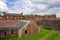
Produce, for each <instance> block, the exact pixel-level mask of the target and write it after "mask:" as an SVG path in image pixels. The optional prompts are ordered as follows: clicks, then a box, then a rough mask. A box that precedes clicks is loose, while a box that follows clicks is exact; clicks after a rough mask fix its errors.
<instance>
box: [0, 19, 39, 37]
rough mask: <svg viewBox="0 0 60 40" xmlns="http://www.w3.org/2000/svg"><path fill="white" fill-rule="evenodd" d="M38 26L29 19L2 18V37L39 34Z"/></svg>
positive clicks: (0, 31)
mask: <svg viewBox="0 0 60 40" xmlns="http://www.w3.org/2000/svg"><path fill="white" fill-rule="evenodd" d="M38 33H39V28H38V26H37V25H36V24H35V23H34V22H32V21H27V20H21V21H16V20H0V38H4V37H11V36H18V37H25V36H29V35H33V34H38Z"/></svg>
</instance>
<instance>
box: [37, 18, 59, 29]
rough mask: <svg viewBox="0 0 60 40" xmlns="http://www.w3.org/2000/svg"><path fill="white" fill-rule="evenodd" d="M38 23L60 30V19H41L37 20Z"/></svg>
mask: <svg viewBox="0 0 60 40" xmlns="http://www.w3.org/2000/svg"><path fill="white" fill-rule="evenodd" d="M37 25H39V26H40V25H43V26H44V27H45V28H48V29H56V30H60V19H40V20H38V21H37Z"/></svg>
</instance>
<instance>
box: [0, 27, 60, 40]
mask: <svg viewBox="0 0 60 40" xmlns="http://www.w3.org/2000/svg"><path fill="white" fill-rule="evenodd" d="M0 40H60V31H57V30H48V29H44V28H43V27H40V33H39V34H35V35H32V36H27V37H24V38H19V37H8V38H3V39H0Z"/></svg>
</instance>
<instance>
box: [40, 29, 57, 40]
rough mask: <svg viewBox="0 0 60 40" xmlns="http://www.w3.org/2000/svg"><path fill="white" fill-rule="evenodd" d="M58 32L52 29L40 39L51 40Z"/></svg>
mask: <svg viewBox="0 0 60 40" xmlns="http://www.w3.org/2000/svg"><path fill="white" fill-rule="evenodd" d="M57 34H58V33H57V31H54V30H51V31H50V32H49V33H48V34H47V35H46V36H44V37H42V38H41V39H40V40H51V39H52V38H54V37H56V35H57ZM52 36H54V37H52Z"/></svg>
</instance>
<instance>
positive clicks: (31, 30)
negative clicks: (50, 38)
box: [20, 22, 39, 37]
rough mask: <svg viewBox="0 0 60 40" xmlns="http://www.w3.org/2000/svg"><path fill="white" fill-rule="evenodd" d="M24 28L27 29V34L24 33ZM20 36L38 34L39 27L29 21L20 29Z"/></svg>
mask: <svg viewBox="0 0 60 40" xmlns="http://www.w3.org/2000/svg"><path fill="white" fill-rule="evenodd" d="M25 30H27V34H25ZM20 32H21V33H20V34H21V36H20V37H25V36H30V35H33V34H38V33H39V27H38V26H37V25H36V24H34V23H33V22H31V23H29V24H28V25H27V27H23V28H21V29H20Z"/></svg>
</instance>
